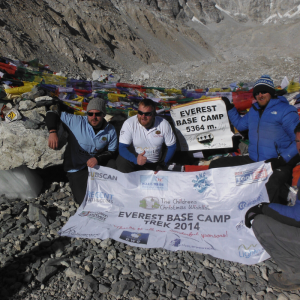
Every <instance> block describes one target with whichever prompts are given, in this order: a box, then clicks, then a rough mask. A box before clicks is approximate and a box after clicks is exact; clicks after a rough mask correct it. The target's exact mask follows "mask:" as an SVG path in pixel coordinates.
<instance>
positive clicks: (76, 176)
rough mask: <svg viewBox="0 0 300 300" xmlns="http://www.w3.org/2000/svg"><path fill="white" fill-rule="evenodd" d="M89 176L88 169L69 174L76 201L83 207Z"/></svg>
mask: <svg viewBox="0 0 300 300" xmlns="http://www.w3.org/2000/svg"><path fill="white" fill-rule="evenodd" d="M88 175H89V172H88V168H84V169H82V170H79V171H77V172H73V173H70V172H68V173H67V177H68V179H69V182H70V188H71V190H72V193H73V197H74V201H75V202H76V203H77V204H79V205H81V203H82V202H83V199H84V196H85V192H86V187H87V180H88Z"/></svg>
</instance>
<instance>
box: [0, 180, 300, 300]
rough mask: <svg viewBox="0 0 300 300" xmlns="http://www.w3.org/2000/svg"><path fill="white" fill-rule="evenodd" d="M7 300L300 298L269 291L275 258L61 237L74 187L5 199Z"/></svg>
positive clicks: (2, 278)
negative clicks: (244, 258) (250, 261)
mask: <svg viewBox="0 0 300 300" xmlns="http://www.w3.org/2000/svg"><path fill="white" fill-rule="evenodd" d="M0 210H1V213H0V220H1V221H0V226H1V234H0V237H1V239H0V245H1V247H0V249H1V250H0V251H1V253H0V257H1V269H0V285H1V291H0V298H1V299H3V300H4V299H11V300H12V299H14V300H17V299H24V300H25V299H26V300H27V299H28V300H29V299H38V300H52V299H53V300H54V299H57V300H61V299H72V300H73V299H101V300H104V299H132V300H138V299H153V300H154V299H161V300H162V299H180V300H193V299H223V300H224V299H243V300H247V299H261V300H263V299H268V300H270V299H281V300H284V299H293V300H296V299H300V293H299V291H296V292H292V293H290V292H282V291H277V290H275V289H273V288H271V287H268V285H267V280H268V275H269V274H271V273H273V272H276V271H278V267H277V265H276V264H275V263H274V262H273V261H272V260H267V261H265V262H263V263H260V264H257V265H253V266H246V265H242V264H238V263H233V262H229V261H224V260H221V259H215V258H213V257H212V256H210V255H202V254H199V253H194V252H184V251H178V252H170V251H167V250H164V249H148V250H147V249H142V248H137V247H131V246H128V245H126V244H123V243H120V242H115V241H114V240H110V239H107V240H104V241H102V240H99V239H94V240H88V239H71V238H66V237H59V236H58V234H57V231H58V230H59V229H60V228H61V227H62V226H63V224H65V222H66V221H67V220H68V218H69V217H70V216H71V215H73V214H74V213H75V211H76V206H75V203H74V201H73V197H72V195H71V190H70V188H69V186H68V183H67V184H65V183H64V182H61V183H60V184H58V183H52V185H51V187H50V188H49V190H46V191H45V192H44V193H43V194H41V195H40V196H39V197H38V198H37V199H29V200H20V199H11V200H9V199H6V198H5V196H3V195H2V196H1V197H0Z"/></svg>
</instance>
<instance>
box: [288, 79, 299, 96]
mask: <svg viewBox="0 0 300 300" xmlns="http://www.w3.org/2000/svg"><path fill="white" fill-rule="evenodd" d="M299 90H300V83H299V82H295V81H294V80H291V81H290V83H289V85H288V86H287V92H288V93H289V94H290V93H295V92H298V91H299Z"/></svg>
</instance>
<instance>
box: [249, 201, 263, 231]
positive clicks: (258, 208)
mask: <svg viewBox="0 0 300 300" xmlns="http://www.w3.org/2000/svg"><path fill="white" fill-rule="evenodd" d="M265 205H269V203H267V202H263V203H259V204H258V205H255V206H253V207H251V208H250V209H248V211H247V212H246V214H245V225H246V226H247V227H248V228H251V222H250V221H251V220H253V219H254V218H255V217H256V216H257V215H261V214H263V211H262V210H263V207H264V206H265Z"/></svg>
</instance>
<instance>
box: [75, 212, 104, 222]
mask: <svg viewBox="0 0 300 300" xmlns="http://www.w3.org/2000/svg"><path fill="white" fill-rule="evenodd" d="M78 216H80V217H88V218H90V219H94V220H97V221H100V222H104V221H105V220H106V218H107V217H108V216H107V215H106V214H104V213H102V212H95V211H83V212H81V213H80V214H79V215H78Z"/></svg>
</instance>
